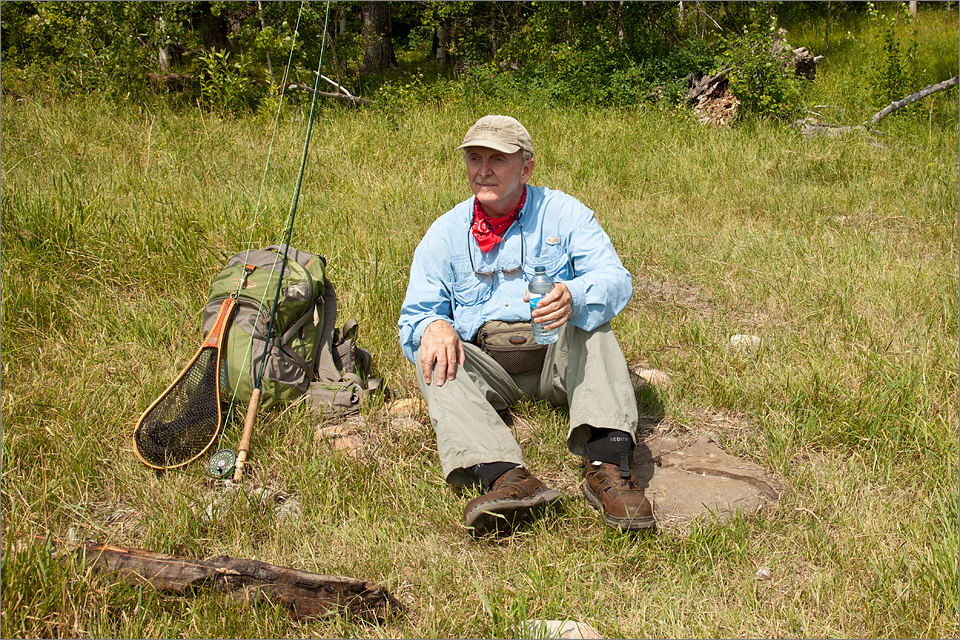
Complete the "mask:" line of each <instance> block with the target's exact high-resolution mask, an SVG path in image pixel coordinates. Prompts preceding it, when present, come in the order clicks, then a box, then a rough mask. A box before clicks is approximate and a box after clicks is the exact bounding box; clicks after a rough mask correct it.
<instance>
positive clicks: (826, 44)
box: [823, 1, 833, 55]
mask: <svg viewBox="0 0 960 640" xmlns="http://www.w3.org/2000/svg"><path fill="white" fill-rule="evenodd" d="M831 5H833V3H832V2H829V1H828V2H827V26H826V27H825V28H824V30H823V55H827V50H828V49H829V48H830V18H831V14H830V9H832V8H833V7H832V6H831Z"/></svg>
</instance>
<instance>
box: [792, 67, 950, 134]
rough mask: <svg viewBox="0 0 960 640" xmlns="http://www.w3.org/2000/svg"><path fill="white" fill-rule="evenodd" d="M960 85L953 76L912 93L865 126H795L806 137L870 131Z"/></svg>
mask: <svg viewBox="0 0 960 640" xmlns="http://www.w3.org/2000/svg"><path fill="white" fill-rule="evenodd" d="M958 83H960V76H953V77H952V78H950V79H949V80H944V81H943V82H938V83H937V84H933V85H930V84H928V85H927V86H926V87H924V88H923V89H921V90H920V91H917V92H916V93H911V94H910V95H909V96H907V97H906V98H903V99H901V100H897V101H896V102H891V103H890V104H888V105H887V106H885V107H884V108H883V109H881V110H880V111H878V112H876V113H875V114H873V117H872V118H870V120H868V121H866V122H864V123H863V124H858V125H852V126H851V125H836V124H824V123H822V122H816V121H815V120H813V119H811V118H806V119H803V120H797V121H796V122H794V123H793V126H794V127H796V128H798V129H800V133H801V134H803V135H804V136H808V137H810V136H819V135H825V136H834V137H836V136H841V135H844V134H847V133H853V132H854V131H870V128H869V127H870V126H871V125H875V124H877V123H878V122H880V121H881V120H883V119H884V118H886V117H887V116H888V115H890V114H891V113H893V112H894V111H897V110H899V109H902V108H904V107H905V106H907V105H909V104H913V103H914V102H918V101H920V100H923V99H924V98H926V97H927V96H930V95H933V94H934V93H937V92H938V91H944V90H946V89H950V88H951V87H955V86H957V84H958Z"/></svg>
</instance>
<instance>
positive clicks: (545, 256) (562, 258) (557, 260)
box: [523, 244, 574, 282]
mask: <svg viewBox="0 0 960 640" xmlns="http://www.w3.org/2000/svg"><path fill="white" fill-rule="evenodd" d="M537 267H544V269H545V270H546V272H547V275H549V276H550V277H551V278H553V279H554V280H573V277H574V273H573V265H571V264H570V259H569V258H568V257H567V252H566V250H565V248H564V246H563V245H561V244H557V245H547V246H546V247H544V250H543V252H542V253H541V254H540V255H539V256H527V259H526V260H525V261H524V265H523V275H524V277H525V278H526V279H527V281H528V282H529V281H530V279H531V278H533V274H534V270H535V269H536V268H537Z"/></svg>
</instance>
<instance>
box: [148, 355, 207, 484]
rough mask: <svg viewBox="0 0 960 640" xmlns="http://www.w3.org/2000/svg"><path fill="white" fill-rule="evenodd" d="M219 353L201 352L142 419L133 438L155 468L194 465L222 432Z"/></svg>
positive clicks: (149, 463)
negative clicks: (218, 388) (218, 373)
mask: <svg viewBox="0 0 960 640" xmlns="http://www.w3.org/2000/svg"><path fill="white" fill-rule="evenodd" d="M217 353H218V350H217V349H216V348H213V347H205V348H203V349H201V350H200V352H199V353H198V354H197V357H195V358H194V359H193V362H191V364H190V365H189V366H188V367H187V368H186V369H184V371H183V373H181V374H180V377H179V378H178V379H177V381H176V382H174V383H173V384H172V385H171V386H170V387H169V388H168V389H167V390H166V392H165V393H164V394H163V395H162V396H161V397H160V398H158V399H157V400H156V402H154V404H153V405H152V406H151V407H150V408H149V409H148V410H147V411H146V412H145V413H144V414H143V417H142V418H140V423H139V424H138V425H137V429H136V431H135V432H134V435H133V441H134V446H135V447H136V449H137V453H138V454H139V456H140V457H141V458H142V459H143V461H144V462H146V463H147V464H148V465H150V466H152V467H166V468H170V467H176V466H179V465H182V464H185V463H187V462H190V461H191V460H193V459H194V458H196V457H197V456H199V455H200V454H202V453H203V452H204V451H206V449H207V448H208V447H209V446H210V445H211V444H212V443H213V439H214V438H215V437H216V435H217V433H218V432H219V431H220V418H221V413H220V397H219V394H218V393H217V366H218V365H217Z"/></svg>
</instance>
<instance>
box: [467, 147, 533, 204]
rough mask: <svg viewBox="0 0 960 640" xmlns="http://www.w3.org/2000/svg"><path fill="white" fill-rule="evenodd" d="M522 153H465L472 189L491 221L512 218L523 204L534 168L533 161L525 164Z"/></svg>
mask: <svg viewBox="0 0 960 640" xmlns="http://www.w3.org/2000/svg"><path fill="white" fill-rule="evenodd" d="M522 153H523V152H522V151H517V152H516V153H503V152H501V151H496V150H494V149H488V148H486V147H466V148H465V149H464V150H463V161H464V163H466V165H467V179H468V180H469V181H470V189H471V191H473V195H475V196H476V197H477V200H479V201H480V202H482V203H483V208H484V210H485V211H486V212H487V214H488V215H489V216H490V217H491V218H501V217H503V216H505V215H509V214H510V213H511V212H512V211H513V209H514V208H516V206H517V204H519V203H520V197H521V195H522V194H523V188H524V185H526V184H527V180H529V179H530V175H531V174H532V173H533V164H534V161H533V158H531V159H529V160H527V161H526V162H524V161H523V155H522Z"/></svg>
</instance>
